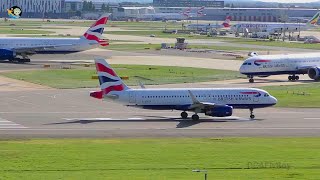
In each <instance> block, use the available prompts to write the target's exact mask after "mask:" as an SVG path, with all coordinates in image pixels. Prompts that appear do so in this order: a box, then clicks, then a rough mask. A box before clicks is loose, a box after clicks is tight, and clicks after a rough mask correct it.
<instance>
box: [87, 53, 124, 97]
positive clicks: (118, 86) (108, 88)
mask: <svg viewBox="0 0 320 180" xmlns="http://www.w3.org/2000/svg"><path fill="white" fill-rule="evenodd" d="M95 64H96V69H97V74H98V78H99V82H100V88H101V91H96V92H91V93H90V96H91V97H94V98H97V99H102V98H103V97H105V95H109V94H110V93H111V92H114V91H119V92H120V91H125V90H128V89H129V87H128V86H127V85H125V84H124V82H123V81H122V79H121V78H120V77H119V76H118V75H117V74H116V73H115V71H114V70H113V69H112V68H111V67H110V65H109V64H108V63H107V62H106V60H104V59H102V58H98V59H95ZM111 96H112V95H111Z"/></svg>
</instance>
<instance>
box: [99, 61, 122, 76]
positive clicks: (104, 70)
mask: <svg viewBox="0 0 320 180" xmlns="http://www.w3.org/2000/svg"><path fill="white" fill-rule="evenodd" d="M96 68H97V71H98V72H99V71H100V72H106V73H108V74H111V75H112V76H117V75H116V73H115V72H114V71H113V70H112V69H110V68H108V67H106V66H105V65H103V64H100V63H96Z"/></svg>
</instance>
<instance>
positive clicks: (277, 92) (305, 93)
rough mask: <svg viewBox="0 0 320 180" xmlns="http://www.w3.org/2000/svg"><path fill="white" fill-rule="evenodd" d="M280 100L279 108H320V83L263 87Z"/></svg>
mask: <svg viewBox="0 0 320 180" xmlns="http://www.w3.org/2000/svg"><path fill="white" fill-rule="evenodd" d="M263 89H265V90H267V91H268V92H269V93H270V94H272V95H273V96H275V97H276V98H277V99H278V104H277V105H276V106H278V107H304V108H312V107H315V108H319V107H320V91H319V89H320V83H316V82H314V83H310V84H306V85H293V86H274V87H263Z"/></svg>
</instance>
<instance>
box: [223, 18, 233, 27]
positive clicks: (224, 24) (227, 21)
mask: <svg viewBox="0 0 320 180" xmlns="http://www.w3.org/2000/svg"><path fill="white" fill-rule="evenodd" d="M230 22H231V16H227V18H226V20H225V21H224V22H223V23H222V25H223V27H225V28H229V27H231V25H230Z"/></svg>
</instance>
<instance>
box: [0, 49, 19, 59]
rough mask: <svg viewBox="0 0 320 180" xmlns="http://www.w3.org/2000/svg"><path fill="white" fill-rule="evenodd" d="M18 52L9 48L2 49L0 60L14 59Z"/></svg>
mask: <svg viewBox="0 0 320 180" xmlns="http://www.w3.org/2000/svg"><path fill="white" fill-rule="evenodd" d="M14 57H16V53H15V52H13V51H10V50H8V49H0V60H7V59H13V58H14Z"/></svg>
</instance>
